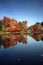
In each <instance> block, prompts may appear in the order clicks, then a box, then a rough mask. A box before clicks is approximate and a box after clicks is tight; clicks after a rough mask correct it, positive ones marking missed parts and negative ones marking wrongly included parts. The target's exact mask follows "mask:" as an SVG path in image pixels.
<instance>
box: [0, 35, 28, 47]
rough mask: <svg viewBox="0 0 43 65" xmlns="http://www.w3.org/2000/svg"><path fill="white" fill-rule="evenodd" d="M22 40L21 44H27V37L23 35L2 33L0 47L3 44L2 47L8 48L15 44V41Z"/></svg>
mask: <svg viewBox="0 0 43 65" xmlns="http://www.w3.org/2000/svg"><path fill="white" fill-rule="evenodd" d="M18 42H19V43H20V42H22V43H23V44H27V38H26V36H24V35H14V34H8V35H2V36H0V47H1V45H3V47H4V48H8V47H10V46H15V45H17V43H18Z"/></svg>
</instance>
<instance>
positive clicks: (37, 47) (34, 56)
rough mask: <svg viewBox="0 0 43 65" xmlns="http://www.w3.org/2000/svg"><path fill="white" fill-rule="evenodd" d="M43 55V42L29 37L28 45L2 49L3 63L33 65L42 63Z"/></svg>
mask: <svg viewBox="0 0 43 65" xmlns="http://www.w3.org/2000/svg"><path fill="white" fill-rule="evenodd" d="M42 53H43V41H41V40H40V41H36V40H35V39H33V38H32V37H29V36H27V44H23V43H22V42H21V43H19V42H18V44H17V45H15V46H10V47H8V48H3V46H1V48H0V60H1V62H3V64H4V62H5V64H6V62H7V64H9V63H13V64H16V63H19V62H20V63H21V64H22V63H24V64H25V63H30V61H31V63H32V62H37V61H38V62H40V60H41V54H42Z"/></svg>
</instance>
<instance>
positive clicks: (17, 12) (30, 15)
mask: <svg viewBox="0 0 43 65" xmlns="http://www.w3.org/2000/svg"><path fill="white" fill-rule="evenodd" d="M3 16H7V17H10V18H15V19H17V20H18V21H23V20H27V21H28V26H30V25H32V24H35V23H36V22H42V21H43V0H0V19H1V18H3Z"/></svg>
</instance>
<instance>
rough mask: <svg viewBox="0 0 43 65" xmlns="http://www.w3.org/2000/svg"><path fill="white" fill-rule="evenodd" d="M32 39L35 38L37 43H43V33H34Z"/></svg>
mask: <svg viewBox="0 0 43 65" xmlns="http://www.w3.org/2000/svg"><path fill="white" fill-rule="evenodd" d="M31 36H32V38H34V39H35V40H36V41H40V40H41V41H43V34H42V33H32V34H31Z"/></svg>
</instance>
